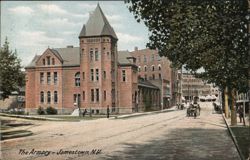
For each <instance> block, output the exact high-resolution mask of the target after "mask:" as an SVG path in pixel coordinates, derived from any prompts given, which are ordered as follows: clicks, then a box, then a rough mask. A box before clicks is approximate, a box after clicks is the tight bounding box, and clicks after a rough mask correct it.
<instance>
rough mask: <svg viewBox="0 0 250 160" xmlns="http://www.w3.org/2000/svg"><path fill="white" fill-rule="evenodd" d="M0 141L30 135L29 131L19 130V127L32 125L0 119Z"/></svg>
mask: <svg viewBox="0 0 250 160" xmlns="http://www.w3.org/2000/svg"><path fill="white" fill-rule="evenodd" d="M0 122H1V125H0V140H5V139H13V138H18V137H25V136H30V135H32V132H31V131H28V130H24V129H20V128H19V127H21V126H27V125H32V124H28V123H25V122H22V121H20V122H19V121H15V120H6V119H2V118H1V117H0Z"/></svg>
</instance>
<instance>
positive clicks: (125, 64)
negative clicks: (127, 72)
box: [118, 63, 138, 68]
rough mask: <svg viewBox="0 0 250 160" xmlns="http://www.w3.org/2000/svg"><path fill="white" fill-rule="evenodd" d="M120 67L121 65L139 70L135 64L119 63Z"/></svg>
mask: <svg viewBox="0 0 250 160" xmlns="http://www.w3.org/2000/svg"><path fill="white" fill-rule="evenodd" d="M118 65H119V66H132V67H135V68H138V66H137V65H135V64H130V63H119V64H118Z"/></svg>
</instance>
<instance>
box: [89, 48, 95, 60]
mask: <svg viewBox="0 0 250 160" xmlns="http://www.w3.org/2000/svg"><path fill="white" fill-rule="evenodd" d="M93 52H94V51H93V49H92V48H91V49H90V53H89V57H90V61H93V58H94V55H93V54H94V53H93Z"/></svg>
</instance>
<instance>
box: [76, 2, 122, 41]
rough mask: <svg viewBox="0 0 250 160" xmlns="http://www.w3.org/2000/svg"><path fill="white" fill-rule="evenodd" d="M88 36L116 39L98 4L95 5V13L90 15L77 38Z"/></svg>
mask: <svg viewBox="0 0 250 160" xmlns="http://www.w3.org/2000/svg"><path fill="white" fill-rule="evenodd" d="M89 36H112V37H113V38H115V39H118V38H117V36H116V34H115V32H114V29H113V28H112V27H111V26H110V24H109V22H108V20H107V18H106V17H105V15H104V14H103V12H102V9H101V7H100V5H99V4H97V7H96V9H95V11H94V12H93V13H92V14H90V16H89V19H88V21H87V23H86V25H85V24H84V25H83V27H82V30H81V32H80V35H79V38H81V37H89Z"/></svg>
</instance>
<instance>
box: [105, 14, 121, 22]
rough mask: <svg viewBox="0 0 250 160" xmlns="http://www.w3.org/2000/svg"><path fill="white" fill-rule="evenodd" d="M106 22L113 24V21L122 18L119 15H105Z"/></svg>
mask: <svg viewBox="0 0 250 160" xmlns="http://www.w3.org/2000/svg"><path fill="white" fill-rule="evenodd" d="M106 17H107V19H108V21H110V22H114V21H121V20H122V17H121V16H120V15H106Z"/></svg>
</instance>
